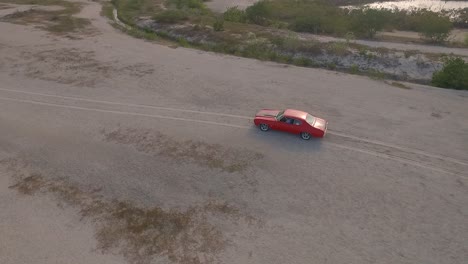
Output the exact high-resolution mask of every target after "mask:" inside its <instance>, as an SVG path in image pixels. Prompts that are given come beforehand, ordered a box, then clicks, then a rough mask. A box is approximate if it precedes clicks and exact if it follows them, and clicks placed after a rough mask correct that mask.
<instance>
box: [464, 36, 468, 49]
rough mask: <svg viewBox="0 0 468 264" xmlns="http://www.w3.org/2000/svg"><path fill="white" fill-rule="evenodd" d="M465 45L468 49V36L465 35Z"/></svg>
mask: <svg viewBox="0 0 468 264" xmlns="http://www.w3.org/2000/svg"><path fill="white" fill-rule="evenodd" d="M464 43H465V46H467V47H468V34H465V39H464Z"/></svg>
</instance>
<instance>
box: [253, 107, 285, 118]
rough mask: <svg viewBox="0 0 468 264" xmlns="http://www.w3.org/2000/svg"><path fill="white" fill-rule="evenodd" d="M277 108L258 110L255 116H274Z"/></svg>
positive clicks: (276, 113)
mask: <svg viewBox="0 0 468 264" xmlns="http://www.w3.org/2000/svg"><path fill="white" fill-rule="evenodd" d="M279 112H280V111H279V110H272V109H263V110H260V111H258V113H257V114H256V115H255V116H258V117H276V116H277V115H278V114H279Z"/></svg>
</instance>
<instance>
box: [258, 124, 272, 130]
mask: <svg viewBox="0 0 468 264" xmlns="http://www.w3.org/2000/svg"><path fill="white" fill-rule="evenodd" d="M259 128H260V130H261V131H268V130H269V129H270V127H269V126H268V125H267V124H260V126H259Z"/></svg>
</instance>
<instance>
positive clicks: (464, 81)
mask: <svg viewBox="0 0 468 264" xmlns="http://www.w3.org/2000/svg"><path fill="white" fill-rule="evenodd" d="M432 84H434V85H435V86H437V87H442V88H452V89H457V90H468V63H466V62H465V61H464V60H463V59H462V58H460V57H449V58H446V59H445V62H444V67H443V68H442V70H440V71H437V72H435V73H434V74H433V75H432Z"/></svg>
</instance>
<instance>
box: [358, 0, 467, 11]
mask: <svg viewBox="0 0 468 264" xmlns="http://www.w3.org/2000/svg"><path fill="white" fill-rule="evenodd" d="M365 6H366V7H370V8H375V9H380V8H387V9H397V8H398V9H401V10H412V9H422V8H426V9H429V10H432V11H434V12H439V11H453V10H459V9H463V8H468V1H440V0H405V1H388V2H377V3H372V4H367V5H365Z"/></svg>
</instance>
